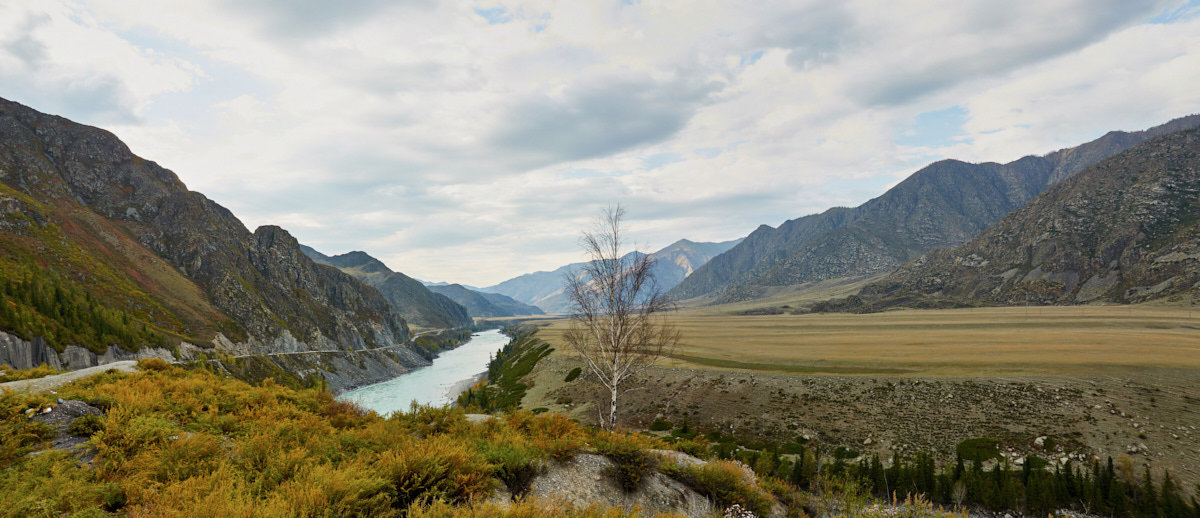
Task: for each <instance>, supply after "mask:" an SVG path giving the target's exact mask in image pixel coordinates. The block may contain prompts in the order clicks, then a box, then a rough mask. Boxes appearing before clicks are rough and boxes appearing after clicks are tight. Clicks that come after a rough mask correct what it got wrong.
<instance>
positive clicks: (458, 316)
mask: <svg viewBox="0 0 1200 518" xmlns="http://www.w3.org/2000/svg"><path fill="white" fill-rule="evenodd" d="M300 249H301V250H303V251H304V254H305V255H307V256H308V257H309V258H311V259H312V260H313V261H315V262H317V263H320V264H324V265H329V266H332V267H334V268H337V269H339V270H341V271H343V272H345V273H347V274H350V275H352V276H354V278H355V279H358V280H360V281H362V282H364V283H366V284H367V285H368V286H371V287H374V288H375V289H377V290H379V293H380V294H381V295H383V298H385V299H387V301H388V302H389V303H391V304H392V306H393V307H395V308H396V310H397V311H399V312H400V314H401V315H402V316H404V318H405V319H407V320H408V321H409V322H412V323H413V324H414V325H418V326H421V327H430V328H439V329H448V328H455V327H467V326H470V325H471V323H472V320H471V316H472V315H471V314H469V313H468V311H467V308H465V307H463V306H461V305H459V304H458V303H456V302H455V301H454V300H451V299H450V298H448V297H446V296H444V295H440V294H437V293H434V292H432V291H430V290H429V289H428V288H426V287H425V285H423V284H421V283H420V282H419V281H417V280H416V279H413V278H412V277H409V276H407V275H404V274H403V273H400V272H394V271H392V270H391V269H390V268H388V267H387V265H385V264H383V262H382V261H380V260H378V259H376V258H374V257H371V256H370V255H368V254H367V253H366V252H348V253H345V254H342V255H337V256H332V257H330V256H327V255H325V254H322V253H321V252H318V251H316V250H313V249H312V248H310V247H307V246H304V245H301V247H300ZM476 316H478V315H476Z"/></svg>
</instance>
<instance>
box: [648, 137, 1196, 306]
mask: <svg viewBox="0 0 1200 518" xmlns="http://www.w3.org/2000/svg"><path fill="white" fill-rule="evenodd" d="M1197 124H1200V116H1195V115H1193V116H1189V117H1184V118H1181V119H1176V120H1174V121H1171V122H1169V123H1167V124H1164V125H1161V126H1157V127H1155V128H1151V129H1149V130H1146V131H1140V132H1134V133H1126V132H1119V131H1116V132H1110V133H1108V134H1106V135H1104V136H1103V137H1101V138H1099V139H1096V140H1094V141H1091V142H1088V143H1086V144H1083V145H1080V146H1078V147H1074V148H1069V149H1063V150H1060V151H1056V152H1053V153H1050V154H1047V155H1045V156H1040V157H1035V156H1029V157H1025V158H1022V159H1020V160H1017V161H1014V162H1010V163H1007V164H996V163H984V164H970V163H966V162H960V161H957V160H943V161H940V162H936V163H934V164H931V165H929V166H927V167H925V168H923V169H921V170H920V171H917V172H916V173H913V175H912V176H909V177H908V178H907V179H906V180H904V181H903V182H901V183H900V184H898V185H897V186H895V187H893V188H892V189H890V190H888V191H887V192H886V193H884V194H883V195H882V196H880V197H878V198H875V199H873V200H870V201H868V202H867V203H864V204H863V205H860V206H858V207H855V208H852V209H850V208H841V207H838V208H833V209H830V210H828V211H826V212H824V213H821V214H815V215H811V216H805V217H803V218H799V219H795V220H790V221H787V222H784V223H783V224H782V225H780V226H779V228H771V227H769V226H766V225H763V226H761V227H759V228H758V229H757V230H755V231H754V232H753V233H751V234H750V235H749V236H747V237H746V239H745V240H744V241H743V242H742V243H741V244H740V245H738V246H736V247H734V248H732V249H731V250H729V251H728V252H726V253H724V254H721V255H720V256H717V257H715V258H713V260H712V261H709V262H708V263H707V264H706V265H704V266H703V267H701V268H699V269H698V270H697V271H696V273H695V274H693V275H691V276H689V277H688V278H687V279H686V280H684V281H683V282H682V283H680V284H679V286H677V287H675V288H674V289H673V290H672V291H671V295H672V296H674V297H675V298H677V299H688V298H693V297H701V296H709V297H714V298H716V300H717V301H718V302H734V301H738V300H747V299H752V298H755V297H757V296H759V294H760V293H762V292H763V291H764V287H767V286H788V285H794V284H800V283H804V282H810V281H819V280H825V279H833V278H840V277H861V276H868V275H874V274H879V273H882V272H887V271H889V270H892V269H895V268H896V267H898V266H899V265H900V264H902V263H904V262H906V261H910V260H912V259H915V258H916V257H918V256H920V255H921V254H923V253H925V252H927V251H929V250H932V249H935V248H945V247H951V246H956V245H959V244H962V243H964V242H966V241H967V240H968V239H970V238H971V237H973V236H974V235H976V234H977V233H979V232H980V231H982V230H983V229H984V228H986V227H987V226H989V225H991V224H992V223H995V222H996V221H998V220H999V219H1000V218H1001V217H1003V216H1004V215H1005V214H1008V213H1009V212H1010V211H1012V210H1014V209H1016V208H1018V207H1021V206H1023V205H1024V204H1025V203H1026V202H1028V201H1029V200H1030V199H1031V198H1033V196H1035V195H1037V194H1038V193H1040V192H1042V191H1044V190H1045V189H1046V188H1048V187H1050V186H1052V185H1054V184H1056V183H1058V182H1060V181H1062V180H1063V179H1065V178H1067V177H1069V176H1071V175H1072V174H1074V173H1076V172H1078V171H1079V170H1081V169H1083V168H1084V167H1087V166H1088V165H1091V164H1094V163H1096V162H1097V161H1099V160H1101V159H1103V158H1106V157H1109V156H1112V155H1114V154H1117V153H1119V152H1121V151H1123V150H1125V149H1127V148H1129V147H1130V146H1132V145H1134V144H1136V143H1138V142H1142V141H1144V140H1146V139H1149V138H1152V137H1155V136H1158V135H1163V134H1167V133H1170V132H1172V131H1177V130H1179V129H1184V128H1190V127H1195V126H1196V125H1197Z"/></svg>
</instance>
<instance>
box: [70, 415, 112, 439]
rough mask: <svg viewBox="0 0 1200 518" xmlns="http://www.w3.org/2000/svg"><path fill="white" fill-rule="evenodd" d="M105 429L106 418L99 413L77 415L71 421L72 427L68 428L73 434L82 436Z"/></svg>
mask: <svg viewBox="0 0 1200 518" xmlns="http://www.w3.org/2000/svg"><path fill="white" fill-rule="evenodd" d="M103 429H104V418H103V417H100V416H98V415H94V414H89V415H84V416H79V417H76V418H75V420H74V421H71V427H70V428H69V429H68V431H69V432H71V435H78V436H80V437H91V436H92V434H94V433H96V432H99V431H100V430H103Z"/></svg>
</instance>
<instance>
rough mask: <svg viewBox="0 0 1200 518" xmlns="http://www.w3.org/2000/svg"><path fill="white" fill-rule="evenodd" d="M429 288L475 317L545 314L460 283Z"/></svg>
mask: <svg viewBox="0 0 1200 518" xmlns="http://www.w3.org/2000/svg"><path fill="white" fill-rule="evenodd" d="M429 289H430V290H431V291H433V292H434V293H438V294H441V295H444V296H446V297H449V298H450V299H451V300H453V301H455V302H457V303H459V304H462V305H463V306H464V307H466V308H467V312H468V313H470V314H471V316H473V317H476V318H489V317H491V318H494V317H516V316H525V315H544V314H546V313H545V312H544V311H542V310H541V308H539V307H537V306H531V305H529V304H522V303H520V302H517V301H516V300H513V298H512V297H509V296H507V295H501V294H499V293H484V292H480V291H475V290H472V289H470V288H467V287H466V286H463V285H461V284H446V285H442V286H430V287H429Z"/></svg>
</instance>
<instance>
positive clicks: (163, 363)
mask: <svg viewBox="0 0 1200 518" xmlns="http://www.w3.org/2000/svg"><path fill="white" fill-rule="evenodd" d="M137 366H138V368H139V369H142V370H143V371H165V370H167V369H169V368H171V364H169V363H167V360H164V359H162V358H142V359H140V360H138V362H137Z"/></svg>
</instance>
